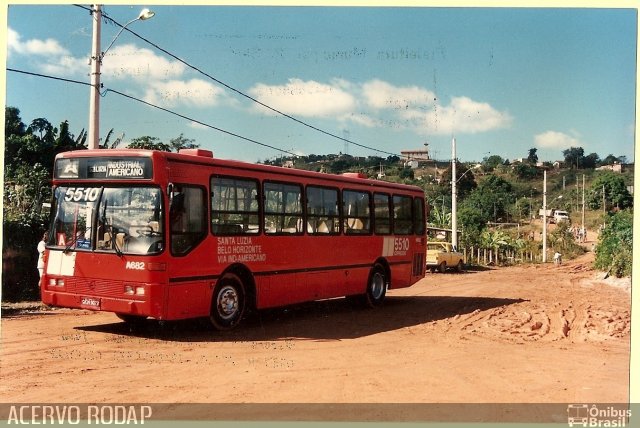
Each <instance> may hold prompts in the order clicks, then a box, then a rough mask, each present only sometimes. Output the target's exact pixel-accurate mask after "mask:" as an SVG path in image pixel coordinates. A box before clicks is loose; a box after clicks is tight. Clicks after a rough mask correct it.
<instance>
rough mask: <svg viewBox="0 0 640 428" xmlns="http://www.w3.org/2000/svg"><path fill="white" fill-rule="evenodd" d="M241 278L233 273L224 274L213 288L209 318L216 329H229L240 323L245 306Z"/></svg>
mask: <svg viewBox="0 0 640 428" xmlns="http://www.w3.org/2000/svg"><path fill="white" fill-rule="evenodd" d="M245 296H246V293H245V289H244V285H243V284H242V280H241V279H240V278H239V277H238V276H237V275H235V274H232V273H227V274H225V275H224V276H223V277H222V278H220V280H219V281H218V283H217V284H216V287H215V289H214V290H213V297H212V299H211V311H210V315H209V319H210V321H211V324H212V325H213V326H214V327H215V328H216V329H218V330H230V329H232V328H234V327H235V326H237V325H238V323H240V320H241V319H242V316H243V315H244V311H245V307H246V298H245Z"/></svg>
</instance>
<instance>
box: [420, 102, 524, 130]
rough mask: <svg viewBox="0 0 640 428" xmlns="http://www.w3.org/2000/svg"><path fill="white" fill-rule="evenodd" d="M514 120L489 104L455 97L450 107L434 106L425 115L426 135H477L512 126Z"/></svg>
mask: <svg viewBox="0 0 640 428" xmlns="http://www.w3.org/2000/svg"><path fill="white" fill-rule="evenodd" d="M512 121H513V118H512V117H511V115H509V113H507V112H501V111H498V110H496V109H495V108H494V107H492V106H491V105H490V104H489V103H483V102H478V101H474V100H472V99H471V98H468V97H454V98H452V99H451V103H450V104H449V105H445V106H440V105H436V106H434V107H433V108H432V109H431V110H430V111H428V112H427V113H426V114H425V123H424V124H425V133H426V134H437V135H444V134H451V133H452V132H453V133H456V134H477V133H480V132H488V131H492V130H495V129H502V128H506V127H508V126H510V125H511V122H512Z"/></svg>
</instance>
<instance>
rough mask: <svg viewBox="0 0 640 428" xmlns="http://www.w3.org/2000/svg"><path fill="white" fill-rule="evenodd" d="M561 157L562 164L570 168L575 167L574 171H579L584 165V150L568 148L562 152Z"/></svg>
mask: <svg viewBox="0 0 640 428" xmlns="http://www.w3.org/2000/svg"><path fill="white" fill-rule="evenodd" d="M562 155H563V156H564V163H565V164H566V165H569V166H571V168H573V166H574V165H575V166H576V169H579V168H580V167H581V166H583V164H584V159H583V158H584V149H583V148H582V147H570V148H568V149H566V150H563V151H562Z"/></svg>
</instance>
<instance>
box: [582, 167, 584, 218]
mask: <svg viewBox="0 0 640 428" xmlns="http://www.w3.org/2000/svg"><path fill="white" fill-rule="evenodd" d="M582 229H584V174H582Z"/></svg>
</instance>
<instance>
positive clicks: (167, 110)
mask: <svg viewBox="0 0 640 428" xmlns="http://www.w3.org/2000/svg"><path fill="white" fill-rule="evenodd" d="M106 92H113V93H114V94H118V95H120V96H122V97H125V98H129V99H131V100H134V101H138V102H140V103H142V104H146V105H148V106H149V107H153V108H156V109H158V110H162V111H164V112H167V113H170V114H173V115H174V116H178V117H180V118H182V119H186V120H190V121H191V122H194V123H197V124H199V125H202V126H206V127H207V128H211V129H214V130H216V131H219V132H222V133H224V134H227V135H231V136H232V137H236V138H240V139H242V140H245V141H248V142H250V143H254V144H258V145H259V146H262V147H268V148H270V149H274V150H277V151H279V152H281V153H286V154H289V155H292V156H294V157H298V155H297V154H295V153H293V152H290V151H287V150H283V149H280V148H278V147H275V146H271V145H269V144H266V143H261V142H259V141H256V140H253V139H251V138H247V137H243V136H242V135H239V134H236V133H234V132H231V131H226V130H224V129H222V128H218V127H216V126H213V125H209V124H208V123H204V122H201V121H199V120H196V119H193V118H190V117H188V116H185V115H183V114H180V113H178V112H175V111H173V110H169V109H166V108H164V107H160V106H158V105H155V104H152V103H150V102H147V101H144V100H141V99H140V98H136V97H134V96H132V95H128V94H125V93H123V92H120V91H116V90H115V89H108V88H107V90H105V93H106Z"/></svg>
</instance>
